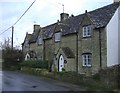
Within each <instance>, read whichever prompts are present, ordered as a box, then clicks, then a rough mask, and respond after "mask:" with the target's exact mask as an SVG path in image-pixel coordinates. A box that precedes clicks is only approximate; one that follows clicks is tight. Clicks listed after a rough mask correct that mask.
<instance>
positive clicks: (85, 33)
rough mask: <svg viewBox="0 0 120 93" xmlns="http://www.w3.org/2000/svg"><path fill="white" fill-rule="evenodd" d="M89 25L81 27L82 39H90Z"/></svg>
mask: <svg viewBox="0 0 120 93" xmlns="http://www.w3.org/2000/svg"><path fill="white" fill-rule="evenodd" d="M91 30H92V28H91V25H87V26H83V37H90V36H91Z"/></svg>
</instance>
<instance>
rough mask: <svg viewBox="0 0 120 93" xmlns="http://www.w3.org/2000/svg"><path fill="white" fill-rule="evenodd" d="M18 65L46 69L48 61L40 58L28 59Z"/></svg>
mask: <svg viewBox="0 0 120 93" xmlns="http://www.w3.org/2000/svg"><path fill="white" fill-rule="evenodd" d="M20 65H21V66H23V67H31V68H42V69H48V61H42V60H28V61H24V62H22V63H20Z"/></svg>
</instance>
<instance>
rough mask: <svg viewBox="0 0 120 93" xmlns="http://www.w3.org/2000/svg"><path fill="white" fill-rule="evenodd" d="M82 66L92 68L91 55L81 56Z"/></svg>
mask: <svg viewBox="0 0 120 93" xmlns="http://www.w3.org/2000/svg"><path fill="white" fill-rule="evenodd" d="M82 60H83V66H85V67H91V66H92V54H91V53H90V54H83V55H82Z"/></svg>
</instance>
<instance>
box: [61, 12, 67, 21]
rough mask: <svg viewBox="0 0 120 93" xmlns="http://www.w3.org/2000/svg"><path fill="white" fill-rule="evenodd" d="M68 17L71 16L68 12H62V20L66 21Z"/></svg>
mask: <svg viewBox="0 0 120 93" xmlns="http://www.w3.org/2000/svg"><path fill="white" fill-rule="evenodd" d="M68 17H69V14H67V13H61V14H60V20H61V21H64V20H66V19H68Z"/></svg>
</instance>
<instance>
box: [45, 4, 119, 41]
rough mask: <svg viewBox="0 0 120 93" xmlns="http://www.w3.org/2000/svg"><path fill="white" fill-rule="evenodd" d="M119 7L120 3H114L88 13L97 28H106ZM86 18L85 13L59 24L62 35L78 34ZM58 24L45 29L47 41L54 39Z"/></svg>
mask: <svg viewBox="0 0 120 93" xmlns="http://www.w3.org/2000/svg"><path fill="white" fill-rule="evenodd" d="M118 6H119V3H113V4H110V5H107V6H104V7H102V8H99V9H96V10H93V11H90V12H88V13H87V15H88V17H89V18H90V20H91V21H92V22H93V24H94V26H95V28H101V27H105V26H106V25H107V24H108V23H109V21H110V19H111V18H112V16H113V15H114V13H115V11H116V10H117V8H118ZM84 16H85V13H84V14H80V15H78V16H73V17H69V18H68V19H66V20H65V21H62V22H59V26H60V27H61V29H62V35H68V34H72V33H77V32H78V29H79V26H80V24H81V22H82V20H83V17H84ZM56 24H57V23H54V24H52V25H49V26H46V27H44V28H43V29H44V30H45V32H44V30H43V32H44V34H43V36H44V37H45V39H48V38H52V34H53V32H54V28H55V25H56Z"/></svg>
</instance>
